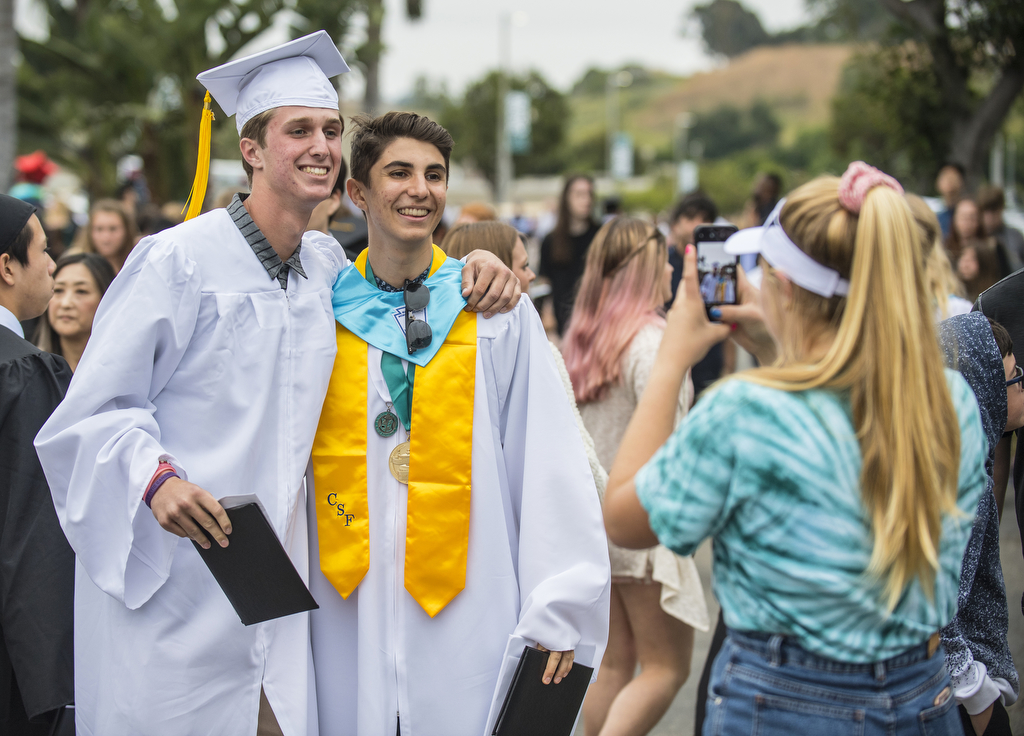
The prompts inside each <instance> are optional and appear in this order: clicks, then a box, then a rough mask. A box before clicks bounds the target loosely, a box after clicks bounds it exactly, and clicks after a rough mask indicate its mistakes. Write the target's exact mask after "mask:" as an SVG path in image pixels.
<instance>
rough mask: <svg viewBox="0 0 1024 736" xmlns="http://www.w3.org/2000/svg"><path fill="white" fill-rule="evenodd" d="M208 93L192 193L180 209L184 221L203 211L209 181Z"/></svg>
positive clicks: (210, 127) (210, 130) (210, 118)
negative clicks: (183, 213)
mask: <svg viewBox="0 0 1024 736" xmlns="http://www.w3.org/2000/svg"><path fill="white" fill-rule="evenodd" d="M210 102H211V98H210V93H209V92H207V93H206V97H205V98H204V99H203V119H202V121H201V122H200V123H199V158H198V160H197V161H196V178H195V181H193V182H192V191H190V192H189V193H188V200H187V201H186V202H185V206H184V207H183V208H182V209H181V211H182V212H185V210H188V212H185V219H186V220H191V219H192V218H193V217H195V216H196V215H198V214H199V213H200V212H201V211H202V209H203V200H204V199H206V183H207V182H208V181H209V179H210V139H211V138H212V137H213V109H212V108H211V107H210Z"/></svg>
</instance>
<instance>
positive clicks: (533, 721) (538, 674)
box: [492, 647, 594, 736]
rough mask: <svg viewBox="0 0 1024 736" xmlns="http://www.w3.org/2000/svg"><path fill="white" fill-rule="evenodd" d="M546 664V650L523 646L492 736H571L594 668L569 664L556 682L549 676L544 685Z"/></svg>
mask: <svg viewBox="0 0 1024 736" xmlns="http://www.w3.org/2000/svg"><path fill="white" fill-rule="evenodd" d="M547 663H548V653H547V652H542V651H541V650H540V649H534V648H533V647H523V656H522V657H520V658H519V665H518V666H517V667H516V672H515V674H514V675H512V683H511V684H510V685H509V686H508V694H507V695H506V696H505V702H504V703H502V706H501V711H500V712H499V713H498V721H497V723H495V724H494V731H493V732H492V734H493V735H494V736H571V734H572V727H573V726H574V725H575V724H576V717H577V716H578V715H579V712H580V706H581V705H583V697H584V696H585V695H586V694H587V688H588V687H589V686H590V678H591V677H592V676H593V674H594V668H593V667H584V666H583V665H581V664H576V663H573V666H572V669H571V670H569V674H568V675H566V676H565V677H563V678H562V681H561V682H560V683H558V684H557V685H556V684H555V681H554V679H552V680H551V683H550V684H548V685H545V684H544V681H543V680H542V679H541V678H542V677H543V675H544V668H545V667H546V666H547Z"/></svg>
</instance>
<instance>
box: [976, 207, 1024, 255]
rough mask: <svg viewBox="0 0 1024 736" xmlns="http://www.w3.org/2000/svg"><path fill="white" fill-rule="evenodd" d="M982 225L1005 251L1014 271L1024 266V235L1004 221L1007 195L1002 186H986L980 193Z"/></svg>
mask: <svg viewBox="0 0 1024 736" xmlns="http://www.w3.org/2000/svg"><path fill="white" fill-rule="evenodd" d="M978 209H980V210H981V227H982V230H984V231H985V235H988V236H990V237H993V238H995V239H996V242H997V243H999V245H1000V247H1001V248H1002V249H1003V250H1004V251H1005V253H1006V255H1007V258H1008V259H1009V261H1010V268H1011V269H1012V270H1013V271H1016V270H1018V269H1020V268H1021V267H1024V235H1022V234H1021V232H1020V230H1018V229H1017V228H1014V227H1010V226H1009V225H1007V224H1006V223H1005V222H1004V221H1003V210H1005V209H1006V195H1005V194H1004V193H1003V188H1002V187H985V188H984V189H982V190H981V191H980V192H979V193H978Z"/></svg>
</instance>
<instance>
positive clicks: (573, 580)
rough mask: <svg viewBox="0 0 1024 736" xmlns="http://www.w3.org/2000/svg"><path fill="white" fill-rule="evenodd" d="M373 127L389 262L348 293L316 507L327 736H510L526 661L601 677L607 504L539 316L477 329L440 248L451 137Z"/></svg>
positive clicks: (362, 180) (385, 124)
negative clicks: (507, 720) (500, 720)
mask: <svg viewBox="0 0 1024 736" xmlns="http://www.w3.org/2000/svg"><path fill="white" fill-rule="evenodd" d="M354 124H355V133H354V134H353V137H352V153H351V156H350V159H349V161H350V165H351V169H352V178H351V179H350V180H349V181H348V194H349V197H350V198H351V199H352V201H353V203H355V205H356V206H357V207H358V208H359V209H361V210H363V212H365V213H366V219H367V226H368V231H369V236H368V246H367V249H366V250H365V251H363V253H362V254H361V255H360V257H359V258H358V259H357V260H356V262H355V264H354V268H352V269H350V270H349V271H347V272H346V273H345V274H343V276H342V278H341V279H340V280H339V282H338V284H337V286H336V288H335V290H334V301H333V304H334V315H335V319H336V321H337V325H336V330H337V345H338V350H337V358H336V359H335V364H334V372H333V375H332V376H331V382H330V387H329V388H328V391H327V398H326V400H325V402H324V407H323V411H322V413H321V415H320V426H319V428H318V430H317V435H316V439H315V441H314V446H313V477H314V481H315V482H314V490H313V492H312V493H310V495H309V496H308V505H307V509H308V514H307V515H308V525H309V528H310V531H311V536H310V568H311V570H310V590H311V592H312V593H313V596H314V597H315V598H316V600H317V602H318V603H319V605H320V608H319V609H318V610H317V611H314V612H313V614H312V616H311V621H312V628H311V631H312V645H313V659H314V664H315V670H316V689H317V702H318V707H319V716H320V732H321V733H331V734H335V733H338V734H341V733H360V734H393V733H396V731H397V732H398V733H414V734H442V733H450V734H480V733H490V732H491V729H492V728H493V726H494V722H495V719H496V717H497V715H498V710H499V708H500V706H501V704H502V702H503V699H504V697H505V694H506V691H507V690H508V687H509V684H510V681H511V678H512V675H513V674H514V671H515V666H516V664H517V662H518V660H519V658H520V656H521V654H522V652H523V650H524V646H526V645H529V646H534V647H538V648H544V649H547V650H549V651H550V655H549V657H548V660H547V670H546V672H545V673H544V676H543V678H542V680H543V681H544V682H545V683H547V684H548V686H550V687H558V683H559V682H560V681H561V680H562V678H563V677H565V676H566V674H567V673H568V672H569V670H570V668H571V667H572V665H573V662H574V661H579V662H580V663H581V664H584V665H587V666H593V667H595V668H596V667H597V665H598V664H599V662H600V660H601V656H602V653H603V651H604V647H605V641H606V638H607V635H608V606H609V590H610V571H609V563H608V553H607V546H606V545H607V542H606V539H605V536H604V530H603V527H602V523H601V510H600V503H599V501H598V496H597V492H596V489H595V487H594V479H593V477H592V475H591V471H590V468H589V465H588V463H587V457H586V453H585V451H584V448H583V443H582V440H581V439H580V435H579V432H578V431H577V429H576V423H575V419H574V417H573V413H572V409H571V408H570V405H569V400H568V397H567V396H566V394H565V391H564V390H563V388H562V382H561V379H560V377H559V375H558V372H557V370H556V368H555V364H554V361H553V360H552V357H551V353H550V350H549V348H548V342H547V336H546V335H545V333H544V328H543V326H542V324H541V321H540V317H539V315H538V314H537V312H536V310H535V308H534V307H533V305H532V304H531V303H530V301H529V300H527V299H523V300H522V301H521V302H520V303H519V304H518V305H517V306H516V307H515V309H513V310H512V311H511V312H509V313H508V314H504V315H497V316H495V317H493V318H492V319H490V320H486V319H483V318H478V315H476V314H471V313H467V312H466V311H465V310H464V307H465V300H464V299H463V298H462V295H461V291H460V284H461V276H460V273H461V270H462V264H461V263H460V262H459V261H457V260H455V259H453V258H448V257H447V256H446V255H445V254H444V252H443V251H442V250H441V249H440V248H438V247H437V246H435V245H433V244H432V242H431V240H432V234H433V232H434V229H435V227H436V226H437V222H438V220H439V218H440V217H441V214H442V212H443V211H444V206H445V201H446V197H447V184H448V163H449V157H450V154H451V150H452V146H453V141H452V138H451V136H450V135H449V134H448V132H447V131H446V130H445V129H444V128H442V127H441V126H440V125H438V124H437V123H434V122H432V121H430V120H429V119H427V118H424V117H421V116H418V115H414V114H411V113H398V112H391V113H387V114H385V115H382V116H380V117H377V118H370V117H367V116H358V117H356V118H355V119H354ZM485 728H486V730H485Z"/></svg>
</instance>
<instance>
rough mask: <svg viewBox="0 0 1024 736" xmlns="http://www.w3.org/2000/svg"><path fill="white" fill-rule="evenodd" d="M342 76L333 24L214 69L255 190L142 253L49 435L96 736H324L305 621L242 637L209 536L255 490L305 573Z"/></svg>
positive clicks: (325, 341)
mask: <svg viewBox="0 0 1024 736" xmlns="http://www.w3.org/2000/svg"><path fill="white" fill-rule="evenodd" d="M347 70H348V67H347V66H346V65H345V62H344V60H343V59H342V58H341V55H340V54H339V53H338V50H337V47H336V46H335V45H334V43H333V42H332V41H331V40H330V38H329V36H328V35H327V34H326V33H325V32H323V31H320V32H318V33H315V34H312V35H310V36H306V37H304V38H300V39H297V40H295V41H292V42H290V43H287V44H284V45H283V46H279V47H277V48H275V49H271V50H270V51H267V52H264V53H261V54H257V55H255V56H251V57H247V58H244V59H240V60H237V61H234V62H231V63H229V64H226V65H224V66H222V67H219V68H217V69H213V70H211V71H208V72H204V73H203V74H201V75H200V76H199V79H200V81H201V82H203V84H204V85H206V86H207V88H208V89H209V90H210V91H211V92H212V93H213V94H214V95H215V96H216V99H217V101H218V102H219V103H220V104H221V107H222V108H223V109H224V111H225V112H226V113H228V114H235V116H236V126H237V128H238V130H239V132H240V134H241V136H242V140H241V143H240V147H241V151H242V156H243V159H244V162H245V166H246V167H247V171H249V172H250V176H251V190H252V193H251V195H249V196H248V198H244V199H243V198H241V197H239V198H236V199H235V200H234V201H233V202H232V203H231V205H230V206H229V207H228V208H227V209H226V210H214V211H212V212H209V213H207V214H205V215H202V216H200V217H196V218H195V219H192V220H189V221H187V222H185V223H183V224H182V225H179V226H178V227H175V228H172V229H170V230H165V231H163V232H161V233H159V234H158V235H155V236H153V237H150V238H147V239H145V240H143V241H141V242H140V243H139V245H138V246H136V248H135V249H134V251H133V252H132V254H131V257H130V258H129V259H128V261H127V262H126V263H125V266H124V268H123V270H122V271H121V273H120V274H119V275H118V277H117V279H116V280H115V281H114V283H113V284H112V285H111V287H110V289H109V291H108V292H107V294H106V295H105V297H104V299H103V303H102V304H101V306H100V309H99V311H98V312H97V315H96V324H95V326H94V328H93V333H92V337H91V339H90V341H89V347H88V349H87V350H86V352H85V355H84V356H83V358H82V361H81V363H80V365H79V367H78V372H77V374H76V378H75V383H74V386H73V387H72V388H71V390H70V392H69V394H68V396H67V398H66V399H65V401H64V403H63V404H62V405H61V407H60V408H59V410H58V411H57V412H55V414H54V415H53V417H52V418H51V419H50V421H49V422H48V423H47V424H46V425H45V426H44V428H43V430H42V431H41V432H40V434H39V436H38V438H37V442H36V445H37V448H38V452H39V456H40V458H41V460H42V462H43V466H44V468H45V470H46V474H47V478H48V479H49V481H50V486H51V489H52V492H53V497H54V502H55V506H56V508H57V513H58V516H59V517H60V520H61V524H62V526H63V528H64V531H65V533H66V534H67V536H68V539H69V541H70V542H71V545H72V547H73V548H74V550H75V552H76V553H77V555H78V563H79V564H78V568H77V577H76V590H75V613H76V631H75V641H76V667H77V669H76V675H77V678H76V681H77V691H76V695H77V697H76V707H77V720H78V730H79V731H78V732H79V733H80V734H101V735H102V736H112V735H116V734H125V735H128V734H147V733H153V734H156V733H159V734H161V736H171V735H180V736H197V735H198V734H216V735H217V736H234V735H237V736H252V735H253V734H255V733H259V734H274V733H283V734H285V736H300V735H301V736H305V734H309V733H315V731H316V715H315V709H314V708H312V707H311V704H312V703H313V702H314V701H313V697H312V696H313V693H312V690H311V688H312V681H311V678H312V662H311V659H310V650H309V620H308V614H305V613H303V614H296V615H293V616H289V617H285V618H279V619H276V620H272V621H268V622H265V623H261V624H256V625H253V626H249V627H245V626H243V625H242V624H241V623H240V622H239V618H238V615H236V613H235V611H234V610H233V609H232V606H231V604H230V603H229V602H228V600H227V598H226V597H225V595H224V593H223V592H222V591H221V589H220V588H219V586H218V585H217V583H216V581H215V580H214V578H213V577H212V575H211V574H210V572H209V570H208V569H207V567H206V565H205V564H204V562H203V561H202V559H201V558H200V556H199V555H198V554H196V551H195V550H194V549H192V540H195V541H196V542H198V543H201V544H202V546H204V547H209V546H210V542H209V541H208V539H207V537H206V534H204V532H203V529H205V532H206V533H208V534H209V535H210V536H211V537H212V538H213V539H214V543H216V544H220V545H221V546H226V545H227V544H228V540H229V538H230V534H231V528H230V523H229V520H228V518H227V515H226V514H225V512H224V509H223V508H222V507H221V506H220V504H219V503H218V502H217V501H216V500H215V498H223V497H225V496H233V495H240V494H249V493H254V494H256V496H257V497H258V498H259V500H260V502H261V503H262V506H263V507H264V509H265V510H266V513H267V515H268V518H269V521H270V523H271V524H272V525H273V527H274V529H275V531H276V532H277V535H278V536H279V538H280V539H281V541H282V543H283V545H284V547H285V549H286V550H287V552H288V554H289V556H290V557H291V560H292V561H293V563H294V564H295V566H296V568H297V569H298V570H299V571H300V574H302V575H303V576H305V573H306V568H307V560H306V553H307V539H306V517H305V514H304V513H303V512H304V503H305V499H304V494H305V483H304V473H305V471H306V468H307V466H308V463H309V457H310V450H311V448H312V444H313V436H314V432H315V430H316V424H317V418H318V417H319V414H320V407H321V404H322V402H323V398H324V394H325V392H326V390H327V384H328V379H329V377H330V372H331V366H332V364H333V361H334V355H335V350H336V345H335V338H334V320H333V318H332V315H331V289H332V285H333V283H334V281H335V279H336V277H337V275H338V272H339V270H340V269H341V268H343V267H344V266H346V265H347V259H346V258H345V256H344V253H343V252H342V251H341V249H340V247H339V246H338V244H337V242H336V241H334V240H333V239H332V238H330V237H329V236H324V235H318V234H306V235H303V231H304V230H305V227H306V223H307V221H308V219H309V215H310V213H311V212H312V210H313V209H314V207H316V205H317V204H318V203H319V202H321V201H322V200H323V199H326V198H327V197H328V196H329V195H330V193H331V189H332V187H333V185H334V179H335V177H336V176H337V170H338V167H339V163H340V161H341V143H340V140H341V135H342V121H341V119H340V117H339V114H338V96H337V93H336V91H335V89H334V87H333V85H332V84H331V82H330V81H329V79H328V78H329V77H331V76H333V75H336V74H340V73H343V72H345V71H347ZM211 117H212V114H211V113H209V111H207V112H206V113H204V123H205V125H204V135H203V137H204V138H206V140H207V141H208V140H209V121H210V118H211ZM208 155H209V154H208V152H207V160H208ZM204 169H205V167H204V166H202V165H201V166H200V167H199V172H198V175H197V182H199V183H200V185H201V184H202V182H204V181H205V170H204ZM201 190H202V187H201V186H200V187H199V190H198V191H197V190H194V191H193V197H192V205H193V208H194V210H195V211H196V212H198V209H199V206H200V204H201V202H202V198H203V197H202V191H201ZM190 214H191V213H190ZM478 266H479V264H478ZM465 270H466V273H467V278H469V279H470V280H471V277H472V275H473V274H474V273H476V275H477V276H478V277H479V278H478V280H486V279H483V278H482V277H483V276H487V275H488V274H485V273H484V270H485V269H482V268H477V269H476V271H474V268H470V267H468V266H467V268H466V269H465ZM506 271H507V269H504V268H502V269H501V273H502V274H504V273H505V272H506ZM493 273H496V271H493V270H492V272H491V275H493ZM503 278H505V277H504V276H502V275H499V276H498V277H497V279H496V281H498V283H497V285H496V286H495V287H494V288H495V291H497V292H499V293H500V292H501V287H502V285H503V284H504V281H502V279H503ZM507 278H510V279H512V280H514V276H513V275H512V274H511V272H508V276H507ZM481 290H482V291H486V290H485V289H481ZM486 306H488V308H495V307H494V306H492V305H491V304H490V303H488V304H487V305H486ZM498 306H501V305H498Z"/></svg>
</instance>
